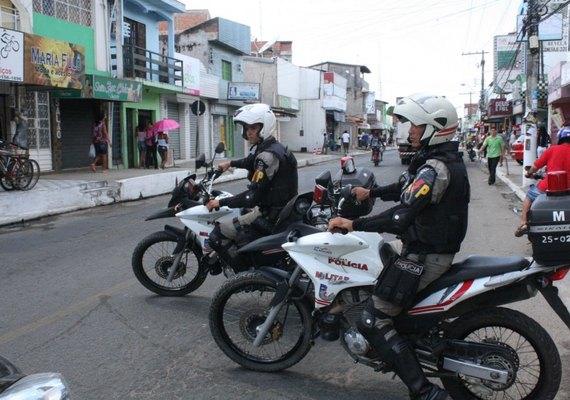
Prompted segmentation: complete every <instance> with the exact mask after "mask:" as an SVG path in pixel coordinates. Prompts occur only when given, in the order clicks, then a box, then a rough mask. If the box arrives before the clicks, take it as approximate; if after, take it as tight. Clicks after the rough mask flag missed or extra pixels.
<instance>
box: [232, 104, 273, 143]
mask: <svg viewBox="0 0 570 400" xmlns="http://www.w3.org/2000/svg"><path fill="white" fill-rule="evenodd" d="M234 123H235V124H238V123H239V124H240V125H242V133H241V136H242V137H243V138H244V139H247V131H246V130H245V128H244V126H243V125H244V124H245V125H253V124H261V125H262V128H261V130H260V131H259V137H261V138H263V137H266V136H270V135H272V134H273V132H275V127H276V122H275V115H274V114H273V111H271V108H269V106H268V105H267V104H262V103H257V104H248V105H247V106H243V107H241V108H240V109H238V110H237V111H236V112H235V113H234Z"/></svg>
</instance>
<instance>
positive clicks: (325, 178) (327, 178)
mask: <svg viewBox="0 0 570 400" xmlns="http://www.w3.org/2000/svg"><path fill="white" fill-rule="evenodd" d="M315 183H316V184H317V185H320V186H322V187H324V188H327V189H328V188H329V187H330V186H329V185H330V184H331V183H332V179H331V173H330V171H323V172H321V173H320V174H319V175H318V176H317V177H316V178H315Z"/></svg>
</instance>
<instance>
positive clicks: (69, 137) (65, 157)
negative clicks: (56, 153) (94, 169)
mask: <svg viewBox="0 0 570 400" xmlns="http://www.w3.org/2000/svg"><path fill="white" fill-rule="evenodd" d="M95 110H96V107H95V104H94V102H91V101H89V100H63V99H62V100H60V114H61V137H62V140H61V153H62V160H61V161H62V168H63V169H68V168H82V167H87V166H88V165H89V163H90V162H91V161H90V159H89V157H88V152H89V146H90V145H91V140H92V137H93V122H94V121H95V118H96V116H95Z"/></svg>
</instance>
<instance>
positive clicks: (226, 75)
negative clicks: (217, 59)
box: [222, 60, 232, 81]
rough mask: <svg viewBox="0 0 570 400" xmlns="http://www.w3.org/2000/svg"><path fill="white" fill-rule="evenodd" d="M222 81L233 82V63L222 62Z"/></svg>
mask: <svg viewBox="0 0 570 400" xmlns="http://www.w3.org/2000/svg"><path fill="white" fill-rule="evenodd" d="M222 79H223V80H225V81H231V80H232V63H231V62H229V61H225V60H222Z"/></svg>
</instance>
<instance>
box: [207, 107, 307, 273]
mask: <svg viewBox="0 0 570 400" xmlns="http://www.w3.org/2000/svg"><path fill="white" fill-rule="evenodd" d="M234 124H236V131H237V130H238V129H239V128H240V127H241V133H242V135H241V136H242V137H243V139H244V140H247V141H248V143H249V144H250V145H251V147H250V151H249V155H248V156H247V157H245V158H242V159H239V160H231V161H224V162H221V163H220V164H218V168H219V169H221V170H222V171H226V170H227V169H228V168H229V167H234V168H243V169H246V170H247V171H248V179H249V181H250V182H249V184H248V185H247V189H246V191H244V192H242V193H240V194H237V195H235V196H230V197H224V198H221V199H219V198H216V199H214V198H212V199H211V200H209V201H208V203H207V204H206V206H207V207H208V209H209V210H210V211H212V210H213V209H217V208H219V207H223V206H227V207H230V208H247V209H249V210H250V211H249V212H247V213H246V214H243V215H241V216H239V217H237V218H234V219H231V220H229V221H226V222H222V223H217V224H216V226H215V227H214V229H213V230H212V232H211V233H210V237H209V244H210V246H211V247H212V249H214V250H215V251H217V252H218V254H219V255H220V257H222V258H223V259H224V260H225V261H226V262H227V263H228V265H230V266H232V267H234V268H235V269H236V270H240V271H243V270H246V269H247V268H249V266H248V264H247V263H243V262H239V261H238V260H239V254H238V253H237V248H238V247H240V246H242V245H243V244H245V243H248V242H250V241H251V240H254V239H257V238H259V237H261V236H263V235H268V234H270V233H271V232H272V229H273V227H274V225H275V223H276V222H277V218H278V217H279V213H280V212H281V210H282V209H283V207H285V205H286V204H287V203H288V202H289V200H291V199H292V198H293V197H295V196H296V195H297V186H298V174H297V159H296V158H295V156H294V155H293V153H292V152H291V151H290V150H288V149H287V148H286V147H285V146H283V145H282V144H281V143H279V141H277V139H276V138H275V136H274V135H275V133H276V128H277V123H276V118H275V114H273V112H272V111H271V108H270V107H269V106H268V105H267V104H262V103H258V104H250V105H246V106H244V107H241V108H240V109H238V110H237V111H236V113H235V114H234ZM220 272H221V266H219V265H216V266H214V267H212V268H211V269H210V273H212V274H213V275H215V274H219V273H220Z"/></svg>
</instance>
